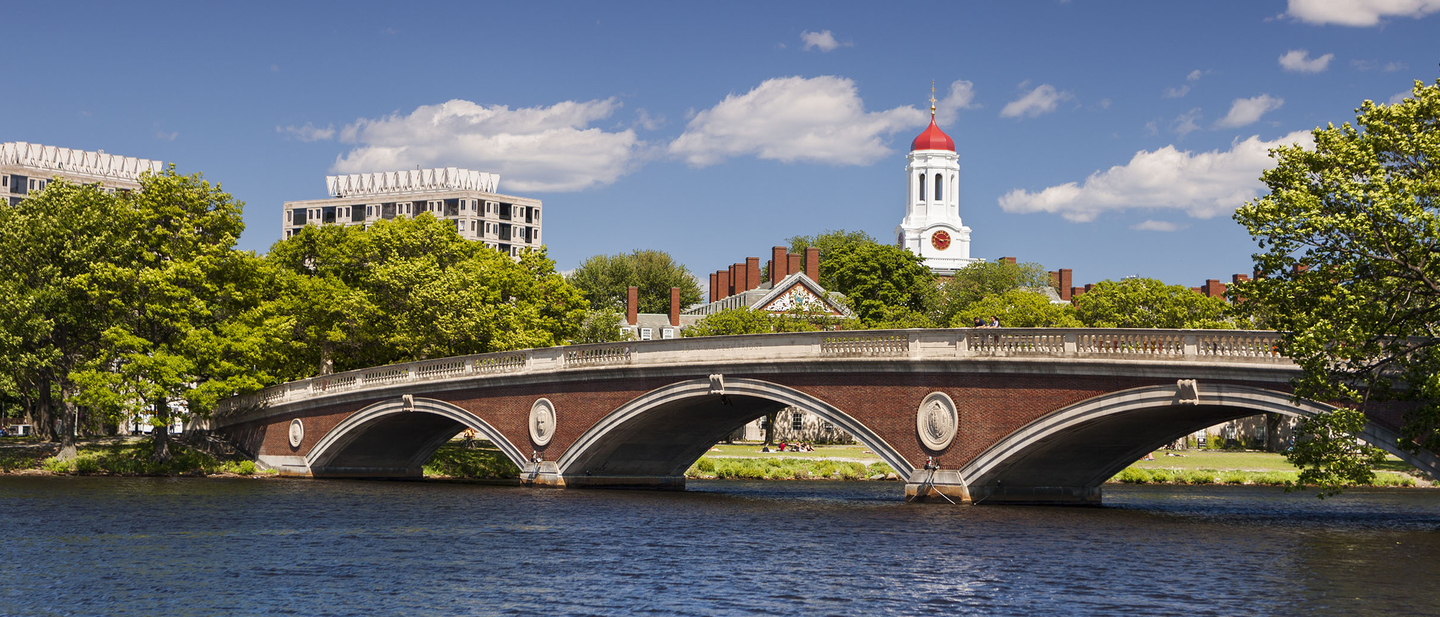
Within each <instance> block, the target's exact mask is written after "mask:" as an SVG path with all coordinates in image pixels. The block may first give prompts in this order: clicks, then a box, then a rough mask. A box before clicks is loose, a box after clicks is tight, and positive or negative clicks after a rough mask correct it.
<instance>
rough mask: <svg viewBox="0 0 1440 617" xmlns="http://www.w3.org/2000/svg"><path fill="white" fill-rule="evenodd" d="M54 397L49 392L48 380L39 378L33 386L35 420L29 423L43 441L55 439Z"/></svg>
mask: <svg viewBox="0 0 1440 617" xmlns="http://www.w3.org/2000/svg"><path fill="white" fill-rule="evenodd" d="M54 401H55V398H54V394H53V393H51V392H50V381H49V380H47V379H42V380H40V383H39V384H38V385H37V386H36V388H35V410H34V411H35V422H34V424H32V425H31V430H34V431H35V432H36V433H37V434H38V435H39V436H40V437H41V438H42V439H44V440H45V441H55V437H56V435H55V414H54V413H53V407H52V405H53V404H54Z"/></svg>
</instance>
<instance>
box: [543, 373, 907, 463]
mask: <svg viewBox="0 0 1440 617" xmlns="http://www.w3.org/2000/svg"><path fill="white" fill-rule="evenodd" d="M784 407H796V408H799V409H801V410H804V411H808V412H810V413H813V414H815V415H817V416H820V417H821V418H824V419H825V420H827V421H829V422H831V423H833V424H834V425H835V426H836V427H837V428H839V429H841V430H844V431H846V432H849V433H850V434H851V435H854V436H855V438H856V440H858V441H860V442H861V443H863V444H865V445H866V446H868V447H869V448H870V449H871V450H872V451H873V452H875V453H876V454H877V455H878V456H879V457H880V458H881V460H884V461H885V462H886V463H887V464H889V465H890V466H891V467H892V468H894V469H895V471H896V473H898V474H899V475H900V476H901V477H908V476H909V474H910V473H911V472H912V471H913V470H914V466H913V465H911V464H910V462H909V461H907V460H906V459H905V457H903V456H901V455H900V453H899V452H898V451H897V450H896V449H895V448H894V447H893V446H891V445H890V444H889V443H887V442H886V441H885V440H884V439H882V438H881V437H880V436H879V435H878V434H876V433H875V432H874V431H872V430H871V429H870V428H869V427H867V426H865V425H864V424H863V423H862V422H860V421H859V420H857V419H856V418H854V417H853V416H851V415H850V414H848V413H846V412H845V411H843V410H841V409H839V408H836V407H835V406H833V405H831V404H829V403H827V402H825V401H823V400H821V399H818V398H816V397H814V396H811V395H809V394H806V393H804V392H800V391H798V390H795V389H793V388H788V387H786V386H782V385H779V384H776V383H772V382H768V381H763V380H759V379H728V378H727V379H724V381H723V388H715V387H712V382H711V381H710V380H705V379H692V380H688V381H681V382H677V383H674V384H670V385H668V386H664V387H661V388H657V389H655V390H651V391H650V392H647V393H645V394H643V395H641V396H638V397H636V398H634V399H632V400H631V401H629V402H627V403H625V404H624V405H622V406H620V408H618V409H616V410H615V411H613V412H611V413H610V414H609V415H607V416H605V417H604V418H603V419H601V420H600V421H599V422H597V423H595V425H594V426H592V427H591V428H590V429H589V430H587V431H586V432H585V433H584V434H582V435H581V436H580V438H579V439H577V440H576V441H575V443H574V444H573V445H572V446H570V447H569V448H568V449H566V451H565V453H564V454H563V455H562V456H561V457H560V460H559V461H557V462H556V467H557V471H558V474H559V476H560V477H561V478H563V481H564V483H565V485H566V486H650V487H663V488H682V487H683V486H684V475H685V470H686V469H688V468H689V467H690V465H691V464H693V463H694V462H695V461H696V460H698V459H699V458H700V456H701V455H703V454H704V453H705V452H706V451H708V450H709V449H710V447H711V446H713V445H714V444H715V443H716V442H718V441H720V440H721V439H723V438H724V437H725V436H726V435H728V434H730V433H732V432H734V431H735V430H736V429H738V428H740V427H741V426H744V425H745V424H746V423H748V422H750V421H751V420H754V419H755V418H758V417H761V416H763V415H765V414H767V413H769V412H771V411H776V410H779V409H782V408H784Z"/></svg>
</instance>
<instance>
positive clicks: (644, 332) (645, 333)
mask: <svg viewBox="0 0 1440 617" xmlns="http://www.w3.org/2000/svg"><path fill="white" fill-rule="evenodd" d="M651 338H653V337H652V336H651V335H650V328H640V340H642V341H648V340H650V339H651Z"/></svg>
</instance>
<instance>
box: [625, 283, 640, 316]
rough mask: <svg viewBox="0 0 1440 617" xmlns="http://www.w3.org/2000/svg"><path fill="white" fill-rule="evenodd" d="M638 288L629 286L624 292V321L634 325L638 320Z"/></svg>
mask: <svg viewBox="0 0 1440 617" xmlns="http://www.w3.org/2000/svg"><path fill="white" fill-rule="evenodd" d="M639 314H640V288H639V287H631V288H630V290H629V291H628V292H626V294H625V323H628V324H630V325H632V326H633V325H635V324H636V323H639V321H640V317H639Z"/></svg>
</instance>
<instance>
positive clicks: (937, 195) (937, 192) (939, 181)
mask: <svg viewBox="0 0 1440 617" xmlns="http://www.w3.org/2000/svg"><path fill="white" fill-rule="evenodd" d="M944 182H945V181H944V180H943V179H941V177H940V174H935V199H936V200H941V199H945V196H944V195H941V194H940V193H941V191H940V187H941V186H943V183H944Z"/></svg>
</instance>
